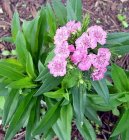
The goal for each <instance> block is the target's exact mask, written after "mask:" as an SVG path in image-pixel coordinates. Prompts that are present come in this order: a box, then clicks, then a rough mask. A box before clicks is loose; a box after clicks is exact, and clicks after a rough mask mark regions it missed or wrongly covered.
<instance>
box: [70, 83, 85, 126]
mask: <svg viewBox="0 0 129 140" xmlns="http://www.w3.org/2000/svg"><path fill="white" fill-rule="evenodd" d="M71 93H72V97H73V109H74V111H75V116H76V118H77V119H78V121H79V122H80V123H81V122H82V121H83V118H84V112H85V108H86V88H85V87H84V86H83V85H79V87H77V86H76V87H73V88H72V90H71Z"/></svg>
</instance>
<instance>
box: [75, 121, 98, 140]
mask: <svg viewBox="0 0 129 140" xmlns="http://www.w3.org/2000/svg"><path fill="white" fill-rule="evenodd" d="M76 125H77V128H78V130H79V132H80V133H81V135H82V136H83V138H84V140H96V135H95V132H94V129H93V127H92V125H91V124H90V123H89V121H88V120H87V119H84V120H83V124H80V122H79V121H78V120H76Z"/></svg>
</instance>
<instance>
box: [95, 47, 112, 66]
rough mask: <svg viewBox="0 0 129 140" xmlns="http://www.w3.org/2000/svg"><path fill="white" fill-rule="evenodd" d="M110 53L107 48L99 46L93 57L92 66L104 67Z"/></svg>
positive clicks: (107, 62)
mask: <svg viewBox="0 0 129 140" xmlns="http://www.w3.org/2000/svg"><path fill="white" fill-rule="evenodd" d="M110 56H111V53H110V51H109V49H107V48H99V49H98V54H97V55H96V56H95V57H94V61H93V66H94V67H95V68H104V67H107V66H108V65H109V60H110Z"/></svg>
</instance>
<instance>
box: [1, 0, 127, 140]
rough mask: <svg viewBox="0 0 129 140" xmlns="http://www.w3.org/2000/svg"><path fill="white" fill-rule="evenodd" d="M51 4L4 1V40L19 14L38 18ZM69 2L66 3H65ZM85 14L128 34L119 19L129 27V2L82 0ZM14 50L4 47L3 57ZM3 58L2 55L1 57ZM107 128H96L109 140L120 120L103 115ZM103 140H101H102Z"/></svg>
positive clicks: (109, 28)
mask: <svg viewBox="0 0 129 140" xmlns="http://www.w3.org/2000/svg"><path fill="white" fill-rule="evenodd" d="M46 1H50V0H0V38H1V37H3V36H8V35H9V34H10V25H11V19H12V15H13V13H14V11H15V10H17V11H18V12H19V14H20V20H21V21H23V20H24V19H26V20H29V19H32V18H34V17H35V16H36V13H37V11H38V10H39V9H40V7H41V5H42V4H44V3H45V2H46ZM62 1H63V2H65V1H66V0H62ZM82 1H83V11H84V13H89V14H90V16H91V25H94V24H99V25H101V26H103V28H104V29H105V30H106V31H108V32H117V31H125V32H128V31H129V28H128V27H127V28H125V27H124V26H123V25H122V23H121V22H120V21H119V19H118V17H117V15H118V14H121V15H122V16H126V17H125V22H126V24H127V25H128V23H129V1H128V0H82ZM12 48H13V46H12V45H10V44H8V43H5V42H4V43H0V53H1V52H2V51H3V50H12ZM0 57H2V55H1V54H0ZM128 58H129V56H128V55H126V56H125V57H124V58H122V59H121V60H118V61H117V62H118V63H119V65H121V66H123V65H125V64H126V66H127V65H128V64H129V59H128ZM100 118H101V119H102V122H103V126H102V127H101V128H96V126H95V128H96V130H98V131H97V133H98V138H100V139H101V140H106V139H107V138H108V137H109V135H110V133H111V130H112V128H113V125H114V124H115V122H116V121H117V117H115V116H113V115H112V113H111V112H108V113H101V114H100ZM3 135H4V131H3V130H2V128H1V126H0V140H2V139H3ZM75 136H77V137H78V140H82V137H81V136H80V134H79V133H78V131H77V130H76V127H75V125H74V124H73V131H72V139H74V137H75ZM14 139H15V140H22V139H24V131H21V132H20V133H19V134H17V136H16V137H15V138H14ZM98 140H99V139H98Z"/></svg>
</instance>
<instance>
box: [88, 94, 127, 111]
mask: <svg viewBox="0 0 129 140" xmlns="http://www.w3.org/2000/svg"><path fill="white" fill-rule="evenodd" d="M123 98H124V102H125V95H124V93H120V94H119V93H115V94H110V98H109V103H108V104H106V103H105V101H104V100H103V98H102V97H101V96H99V95H95V94H88V95H87V103H88V105H87V106H90V107H92V108H94V109H95V110H96V111H104V112H105V111H111V110H112V109H113V108H115V107H117V106H120V105H121V104H122V103H123ZM120 100H122V101H120Z"/></svg>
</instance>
